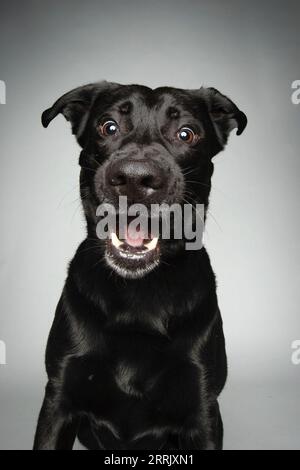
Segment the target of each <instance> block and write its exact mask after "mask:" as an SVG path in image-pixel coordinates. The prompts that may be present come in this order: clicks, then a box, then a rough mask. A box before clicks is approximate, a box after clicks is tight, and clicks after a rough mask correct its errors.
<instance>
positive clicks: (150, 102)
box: [94, 85, 202, 124]
mask: <svg viewBox="0 0 300 470" xmlns="http://www.w3.org/2000/svg"><path fill="white" fill-rule="evenodd" d="M199 105H200V107H202V106H201V102H200V103H199V100H197V99H196V97H195V96H193V94H192V92H190V91H187V90H178V89H173V88H156V89H154V90H152V89H150V88H147V87H136V86H134V85H132V86H124V87H120V89H119V90H117V91H115V92H114V93H110V94H109V95H105V93H104V96H98V98H97V100H96V102H95V108H94V109H95V111H96V113H97V114H98V115H101V116H105V115H107V116H108V115H110V116H111V117H113V116H115V117H117V116H118V115H121V116H122V115H123V116H130V117H131V119H132V120H133V121H136V122H137V123H140V124H142V123H147V122H148V123H149V122H152V121H163V120H166V119H181V118H196V116H197V114H198V113H199Z"/></svg>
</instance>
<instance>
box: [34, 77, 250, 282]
mask: <svg viewBox="0 0 300 470" xmlns="http://www.w3.org/2000/svg"><path fill="white" fill-rule="evenodd" d="M59 113H62V114H63V115H64V116H65V117H66V119H67V120H69V121H70V122H71V125H72V130H73V133H74V134H75V135H76V137H77V141H78V143H79V144H80V145H81V147H82V149H83V150H82V152H81V155H80V165H81V196H82V200H83V206H84V210H85V215H86V219H87V226H88V235H89V237H90V238H96V226H97V222H98V220H99V219H98V218H97V215H96V211H97V207H98V206H99V205H100V204H103V203H106V204H108V203H109V204H111V205H113V206H114V207H115V208H116V210H117V212H118V210H119V201H120V196H126V197H127V201H128V206H131V205H132V204H143V205H144V206H145V207H147V208H150V206H151V204H167V205H172V204H175V203H177V204H184V203H187V204H191V205H193V206H194V205H195V204H196V203H198V204H203V205H204V207H205V208H207V205H208V197H209V192H210V179H211V176H212V173H213V164H212V161H211V159H212V157H214V156H215V155H216V154H217V153H218V152H219V151H221V150H222V149H223V148H224V146H225V145H226V143H227V140H228V136H229V133H230V131H231V130H232V129H233V128H237V129H238V130H237V134H241V133H242V131H243V130H244V128H245V127H246V124H247V118H246V116H245V114H244V113H242V112H241V111H240V110H239V109H238V108H237V107H236V106H235V105H234V104H233V102H232V101H231V100H229V99H228V98H227V97H225V96H224V95H222V94H221V93H219V92H218V91H217V90H215V89H213V88H201V89H199V90H181V89H175V88H169V87H163V88H156V89H154V90H152V89H150V88H148V87H144V86H139V85H119V84H116V83H108V82H101V83H98V84H92V85H87V86H84V87H80V88H77V89H75V90H73V91H71V92H69V93H67V94H66V95H64V96H62V97H61V98H60V99H59V100H58V101H57V102H56V103H55V104H54V105H53V106H52V108H50V109H48V110H46V111H45V112H44V113H43V117H42V122H43V125H44V126H45V127H47V126H48V124H49V123H50V122H51V121H52V119H53V118H54V117H55V116H56V115H57V114H59ZM127 223H128V219H127ZM122 233H123V236H122V237H121V236H120V234H119V232H118V230H115V231H113V232H112V233H110V236H109V237H108V238H107V239H106V240H105V241H104V240H102V241H99V256H104V257H105V259H106V261H107V263H108V265H109V266H110V267H111V268H112V269H113V270H115V271H116V272H117V273H118V274H120V275H121V276H124V277H128V278H138V277H142V276H144V275H145V274H147V273H148V272H150V271H151V270H152V269H154V268H155V267H156V266H158V265H159V263H160V262H161V261H162V260H163V258H164V257H170V256H176V254H177V253H178V252H179V251H180V250H182V249H184V240H175V239H169V240H163V239H161V238H160V237H159V236H154V235H153V234H152V233H151V231H147V233H146V232H145V231H141V230H140V229H139V231H138V229H136V230H135V233H133V232H132V229H130V226H126V227H124V231H123V232H122ZM170 238H171V237H170Z"/></svg>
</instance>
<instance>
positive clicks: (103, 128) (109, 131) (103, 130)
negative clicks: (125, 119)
mask: <svg viewBox="0 0 300 470" xmlns="http://www.w3.org/2000/svg"><path fill="white" fill-rule="evenodd" d="M98 129H99V132H100V134H101V135H103V136H104V137H108V136H110V135H115V134H117V133H118V132H119V126H118V124H117V123H116V121H113V120H112V119H110V120H109V121H105V122H104V124H100V126H99V127H98Z"/></svg>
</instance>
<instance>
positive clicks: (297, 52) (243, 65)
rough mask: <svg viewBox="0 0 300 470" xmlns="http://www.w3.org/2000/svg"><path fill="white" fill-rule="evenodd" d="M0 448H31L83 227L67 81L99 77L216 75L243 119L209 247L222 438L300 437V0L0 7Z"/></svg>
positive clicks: (230, 442) (267, 441) (175, 80)
mask: <svg viewBox="0 0 300 470" xmlns="http://www.w3.org/2000/svg"><path fill="white" fill-rule="evenodd" d="M0 5H1V6H0V8H1V11H0V17H1V19H0V50H1V55H0V79H1V80H3V81H5V83H6V86H7V97H6V100H7V103H6V104H5V105H4V104H0V149H1V156H0V158H1V180H0V182H1V184H0V207H1V209H0V210H1V233H0V237H1V243H0V246H1V252H0V279H1V299H0V306H1V318H0V340H2V341H4V342H5V343H6V350H7V365H1V366H0V383H1V392H0V393H1V396H0V448H1V449H29V448H30V447H31V445H32V438H33V433H34V427H35V422H36V418H37V414H38V411H39V408H40V405H41V401H42V395H43V387H44V385H45V381H46V377H45V372H44V365H43V355H44V348H45V344H46V339H47V335H48V331H49V328H50V325H51V322H52V319H53V314H54V309H55V306H56V303H57V300H58V298H59V295H60V292H61V289H62V285H63V282H64V278H65V276H66V267H67V263H68V261H69V260H70V258H71V257H72V255H73V253H74V250H75V249H76V247H77V245H78V243H79V242H80V241H81V240H82V238H83V237H84V224H83V217H82V213H81V210H80V203H79V197H78V182H77V181H78V174H79V167H78V166H77V159H78V152H79V148H78V146H77V144H76V143H75V140H74V139H73V137H72V136H71V134H70V131H69V125H68V124H67V123H66V122H65V121H64V119H63V118H62V117H59V118H58V119H57V120H56V121H54V122H53V124H52V125H51V126H50V127H49V129H48V130H47V131H46V130H44V129H43V128H42V127H41V125H40V114H41V112H42V111H43V109H45V108H46V107H47V106H49V105H50V104H52V102H53V101H54V100H55V99H56V98H57V97H59V96H60V95H61V94H62V93H63V92H65V91H68V90H69V89H71V88H72V87H75V86H77V85H81V84H85V83H87V82H91V81H94V80H95V81H97V80H99V79H107V80H114V81H118V82H122V83H132V82H138V83H139V82H140V83H143V84H146V85H150V86H152V87H156V86H159V85H174V86H178V87H183V88H190V87H191V88H195V87H200V86H201V85H202V84H204V85H209V86H215V87H216V88H219V89H220V90H221V91H222V92H224V93H225V94H228V95H229V96H230V97H232V99H233V100H234V101H235V102H236V103H237V104H238V105H239V106H240V107H241V109H243V110H244V111H245V112H246V114H247V115H248V118H249V126H248V128H247V130H246V132H245V134H243V135H242V136H241V137H236V136H235V135H234V134H232V136H231V139H230V142H229V145H228V147H227V149H226V151H225V152H223V154H221V155H219V156H218V157H216V159H215V164H216V165H215V167H216V168H215V175H214V178H213V190H212V198H211V208H210V209H211V213H212V216H210V217H209V220H208V224H207V231H206V245H207V247H208V250H209V253H210V255H211V259H212V264H213V267H214V269H215V271H216V273H217V278H218V294H219V300H220V306H221V310H222V313H223V318H224V324H225V333H226V338H227V351H228V356H229V365H230V369H229V371H230V374H229V380H228V383H227V386H226V389H225V391H224V393H223V395H222V399H221V406H222V411H223V417H224V424H225V448H226V449H267V448H269V449H271V448H273V449H296V448H298V449H299V448H300V403H299V386H300V365H298V366H297V365H293V364H292V361H291V355H292V349H291V344H292V342H293V341H294V340H296V339H300V320H299V300H300V299H299V291H300V286H299V281H300V278H299V261H300V259H299V228H300V224H299V220H298V216H299V209H300V207H299V171H300V156H299V150H298V149H299V145H300V136H299V116H300V105H298V106H297V105H295V104H293V103H292V101H291V93H292V91H291V83H292V82H293V81H294V80H296V79H300V67H299V63H300V61H299V59H300V40H299V15H300V3H299V2H298V1H296V0H295V1H285V2H279V1H271V0H270V1H264V0H259V1H258V0H254V1H251V2H250V1H235V0H227V1H226V2H225V1H222V0H207V1H185V2H182V1H179V0H173V1H171V0H169V1H164V0H160V1H157V0H152V1H151V2H148V5H146V2H141V1H139V2H138V1H137V0H136V1H130V0H123V1H121V0H114V1H111V2H109V1H96V0H95V1H91V0H90V1H88V0H86V1H85V2H83V1H79V0H73V1H69V0H64V1H57V0H55V1H53V0H52V1H51V2H50V1H43V2H40V1H38V0H36V1H34V0H27V1H26V2H19V1H18V2H17V1H15V0H10V1H3V0H1V4H0Z"/></svg>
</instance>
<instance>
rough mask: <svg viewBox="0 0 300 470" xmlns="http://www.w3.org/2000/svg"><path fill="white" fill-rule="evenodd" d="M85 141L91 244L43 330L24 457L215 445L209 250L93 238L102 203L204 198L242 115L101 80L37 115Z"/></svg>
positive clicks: (211, 94) (216, 328) (216, 387)
mask: <svg viewBox="0 0 300 470" xmlns="http://www.w3.org/2000/svg"><path fill="white" fill-rule="evenodd" d="M59 113H62V114H63V115H64V116H65V118H66V119H67V120H68V121H70V122H71V125H72V130H73V133H74V134H75V135H76V138H77V141H78V143H79V144H80V146H81V147H82V149H83V150H82V152H81V155H80V161H79V163H80V166H81V174H80V183H81V185H80V188H81V189H80V191H81V198H82V203H83V207H84V212H85V216H86V222H87V238H86V239H85V241H84V242H83V243H82V244H81V245H80V247H79V248H78V251H77V253H76V255H75V257H74V259H73V260H72V262H71V264H70V267H69V273H68V277H67V281H66V284H65V287H64V290H63V293H62V296H61V299H60V301H59V304H58V307H57V310H56V315H55V320H54V323H53V326H52V329H51V333H50V337H49V341H48V346H47V352H46V367H47V373H48V377H49V381H48V384H47V387H46V396H45V399H44V403H43V406H42V410H41V412H40V417H39V422H38V427H37V431H36V436H35V444H34V449H72V446H73V443H74V439H75V437H76V436H78V438H79V440H80V441H81V442H82V443H83V444H84V445H85V446H86V447H87V448H89V449H113V450H115V449H155V450H163V449H165V450H171V449H172V450H173V449H221V448H222V440H223V426H222V420H221V416H220V412H219V406H218V401H217V398H218V395H219V394H220V392H221V390H222V389H223V386H224V384H225V381H226V375H227V364H226V353H225V344H224V336H223V330H222V320H221V316H220V312H219V308H218V302H217V296H216V284H215V277H214V273H213V271H212V268H211V265H210V261H209V257H208V255H207V252H206V251H205V248H202V249H200V250H198V251H187V250H185V244H184V240H174V239H170V240H163V239H160V238H159V239H158V240H157V239H156V238H155V239H154V238H153V237H151V234H150V235H146V234H142V235H141V236H140V240H139V241H138V243H133V242H132V240H131V238H130V234H128V233H127V235H126V236H125V239H124V240H123V241H122V240H120V239H119V238H118V234H114V237H110V238H108V239H107V240H105V241H104V240H100V239H99V237H98V236H97V234H96V226H97V222H98V217H97V216H96V209H97V207H98V206H99V204H100V203H102V202H103V201H104V202H110V203H112V204H114V205H116V204H117V201H118V197H119V196H120V195H126V196H127V197H128V200H129V202H130V203H137V202H139V203H140V202H141V203H144V204H146V205H149V204H150V203H161V202H166V203H168V204H172V203H174V202H177V203H181V204H182V203H183V202H184V201H187V200H188V201H189V202H190V204H192V205H194V204H196V203H201V204H203V205H204V207H205V208H206V209H207V206H208V198H209V193H210V188H211V176H212V174H213V163H212V158H213V157H214V156H215V155H216V154H217V153H218V152H220V151H221V150H222V149H223V148H224V146H225V144H226V143H227V139H228V136H229V133H230V131H231V130H232V129H233V128H235V127H236V128H237V134H238V135H239V134H241V133H242V132H243V130H244V128H245V127H246V124H247V118H246V116H245V114H244V113H242V112H241V111H240V110H239V109H238V108H237V107H236V106H235V105H234V103H233V102H232V101H230V100H229V99H228V98H227V97H225V96H224V95H222V94H221V93H220V92H218V91H217V90H216V89H214V88H201V89H199V90H182V89H174V88H169V87H161V88H157V89H154V90H152V89H150V88H148V87H145V86H139V85H128V86H125V85H119V84H116V83H108V82H101V83H98V84H91V85H87V86H84V87H80V88H77V89H75V90H73V91H71V92H69V93H67V94H65V95H64V96H62V97H61V98H60V99H59V100H58V101H57V102H56V103H55V104H54V105H53V106H52V108H50V109H48V110H47V111H45V112H44V114H43V117H42V122H43V125H44V127H47V126H48V124H49V123H50V122H51V121H52V119H54V118H55V117H56V116H57V115H58V114H59Z"/></svg>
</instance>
